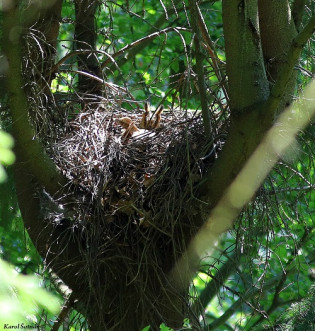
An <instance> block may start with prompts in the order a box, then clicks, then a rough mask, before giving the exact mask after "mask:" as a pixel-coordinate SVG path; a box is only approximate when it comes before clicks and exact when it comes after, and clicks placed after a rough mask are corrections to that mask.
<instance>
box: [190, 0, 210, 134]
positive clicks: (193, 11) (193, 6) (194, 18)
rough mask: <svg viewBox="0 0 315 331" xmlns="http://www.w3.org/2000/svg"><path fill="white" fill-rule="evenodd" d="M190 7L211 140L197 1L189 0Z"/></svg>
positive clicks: (199, 81) (201, 96)
mask: <svg viewBox="0 0 315 331" xmlns="http://www.w3.org/2000/svg"><path fill="white" fill-rule="evenodd" d="M189 7H190V17H191V25H192V28H193V31H194V43H195V58H196V72H197V77H198V88H199V95H200V102H201V111H202V119H203V126H204V130H205V134H206V137H207V138H208V139H209V138H210V137H211V118H210V110H209V107H208V101H207V91H206V83H205V74H204V70H203V57H204V56H203V54H202V50H201V45H200V33H199V28H198V23H197V19H198V16H197V15H198V6H197V2H196V0H189Z"/></svg>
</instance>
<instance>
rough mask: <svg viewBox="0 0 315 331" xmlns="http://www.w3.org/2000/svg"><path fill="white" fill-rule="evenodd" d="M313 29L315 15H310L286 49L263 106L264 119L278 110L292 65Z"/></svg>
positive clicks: (272, 117)
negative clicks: (277, 74)
mask: <svg viewBox="0 0 315 331" xmlns="http://www.w3.org/2000/svg"><path fill="white" fill-rule="evenodd" d="M314 29H315V15H314V16H312V17H311V19H310V20H309V22H308V23H307V25H306V26H305V28H304V29H303V30H302V31H301V32H300V33H299V34H298V35H297V36H296V37H295V38H294V39H293V41H292V43H291V45H290V48H289V50H288V51H287V54H288V56H287V60H286V62H285V65H284V66H283V67H282V70H281V73H280V74H279V78H278V80H277V81H276V83H275V85H274V86H273V88H272V90H271V93H270V97H269V99H268V101H267V103H266V105H265V106H264V108H265V111H266V116H265V121H269V123H271V121H272V120H273V119H274V116H275V114H276V112H277V110H278V107H279V104H280V102H281V100H282V97H283V95H284V94H285V90H286V86H287V84H288V82H289V80H290V77H291V76H292V72H293V70H294V66H295V65H296V64H297V62H298V60H299V57H300V54H301V51H302V49H303V47H304V45H305V44H306V43H307V41H308V40H309V38H311V36H312V34H313V33H314Z"/></svg>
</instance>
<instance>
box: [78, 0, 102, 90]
mask: <svg viewBox="0 0 315 331" xmlns="http://www.w3.org/2000/svg"><path fill="white" fill-rule="evenodd" d="M74 4H75V16H76V20H75V31H74V39H75V49H76V50H80V49H84V50H86V49H90V50H91V53H86V52H83V53H81V54H79V55H78V69H79V70H81V71H86V72H87V73H89V74H92V75H95V76H97V77H100V75H101V72H100V66H99V63H98V60H97V57H96V53H95V52H93V51H94V50H95V49H96V22H95V12H96V9H97V6H98V1H97V0H93V1H89V0H75V2H74ZM101 89H102V86H101V84H96V83H95V81H94V80H92V79H90V78H89V77H86V76H83V75H79V91H80V92H81V93H87V92H92V93H95V94H100V93H101Z"/></svg>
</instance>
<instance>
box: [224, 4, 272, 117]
mask: <svg viewBox="0 0 315 331" xmlns="http://www.w3.org/2000/svg"><path fill="white" fill-rule="evenodd" d="M222 15H223V30H224V39H225V52H226V70H227V76H228V86H229V98H230V108H231V110H232V111H233V110H235V111H242V110H243V109H245V108H248V107H252V106H253V105H255V104H258V103H261V102H263V101H265V100H267V98H268V96H269V83H268V80H267V76H266V72H265V65H264V58H263V53H262V48H261V40H260V30H259V23H258V4H257V1H255V0H254V1H253V0H251V1H235V0H223V3H222Z"/></svg>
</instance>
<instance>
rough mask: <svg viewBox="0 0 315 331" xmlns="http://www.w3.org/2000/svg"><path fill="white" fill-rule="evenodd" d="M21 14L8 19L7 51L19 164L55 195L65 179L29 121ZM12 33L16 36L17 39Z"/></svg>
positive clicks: (10, 13) (8, 14)
mask: <svg viewBox="0 0 315 331" xmlns="http://www.w3.org/2000/svg"><path fill="white" fill-rule="evenodd" d="M18 17H19V16H18V11H17V10H15V9H13V10H11V11H8V12H6V13H5V15H4V22H3V28H4V36H3V43H4V45H3V46H4V51H5V54H6V56H7V59H8V62H9V70H8V73H7V92H8V94H9V105H10V110H11V116H12V123H13V124H12V130H13V132H12V133H13V137H14V139H15V153H16V157H17V163H20V164H23V167H25V168H27V169H28V172H29V175H32V176H34V177H35V178H36V180H37V181H38V183H39V184H40V185H42V186H43V187H45V189H46V191H48V192H50V193H51V194H55V193H56V192H57V191H58V190H59V189H60V187H61V186H60V185H63V184H65V178H64V177H63V176H62V175H61V174H60V173H59V172H58V171H57V168H56V166H55V164H54V163H53V161H52V160H51V159H50V158H49V157H48V155H47V154H46V153H45V152H44V149H43V146H42V145H41V144H40V143H39V142H38V141H37V140H35V139H34V131H33V129H32V127H31V125H30V123H29V121H28V115H27V113H28V104H27V100H26V97H25V94H24V92H23V89H22V86H23V85H24V84H23V83H22V75H21V55H20V51H21V50H20V44H19V41H20V36H21V35H20V33H19V32H21V31H22V30H21V29H19V27H18V26H17V22H18ZM12 31H15V32H16V33H15V34H14V35H13V34H12Z"/></svg>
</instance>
